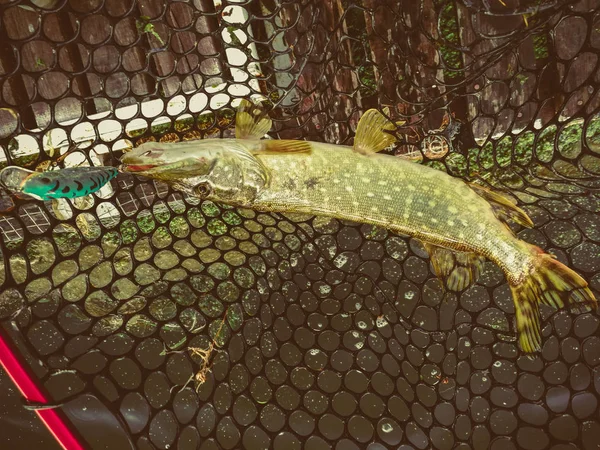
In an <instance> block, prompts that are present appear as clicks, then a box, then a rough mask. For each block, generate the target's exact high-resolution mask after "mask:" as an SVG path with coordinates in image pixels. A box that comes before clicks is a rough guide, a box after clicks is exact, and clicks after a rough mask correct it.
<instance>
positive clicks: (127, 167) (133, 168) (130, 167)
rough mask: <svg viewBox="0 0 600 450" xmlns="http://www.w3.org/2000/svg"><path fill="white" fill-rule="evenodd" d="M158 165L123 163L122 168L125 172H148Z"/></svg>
mask: <svg viewBox="0 0 600 450" xmlns="http://www.w3.org/2000/svg"><path fill="white" fill-rule="evenodd" d="M156 166H157V165H156V164H121V170H124V171H125V172H146V171H148V170H150V169H154V168H155V167H156Z"/></svg>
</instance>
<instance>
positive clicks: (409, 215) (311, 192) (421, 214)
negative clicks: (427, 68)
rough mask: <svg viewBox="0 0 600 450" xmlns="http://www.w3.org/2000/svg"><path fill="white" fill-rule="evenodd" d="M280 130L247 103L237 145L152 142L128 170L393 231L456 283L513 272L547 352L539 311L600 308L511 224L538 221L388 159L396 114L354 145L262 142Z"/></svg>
mask: <svg viewBox="0 0 600 450" xmlns="http://www.w3.org/2000/svg"><path fill="white" fill-rule="evenodd" d="M269 126H270V121H268V120H266V119H265V116H264V114H263V112H262V111H261V108H260V107H258V106H256V105H252V104H251V103H250V102H247V101H242V102H241V103H240V106H239V109H238V113H237V119H236V138H237V139H206V140H200V141H189V142H185V143H181V144H178V143H173V144H167V143H145V144H142V145H141V146H140V147H139V148H137V149H134V150H132V151H131V152H128V153H127V154H126V155H125V156H124V157H123V158H122V159H121V161H122V162H123V169H124V170H126V171H129V172H134V173H138V174H140V175H145V176H148V177H150V178H154V179H159V180H162V181H165V182H166V183H168V184H171V186H173V187H175V188H176V189H179V190H181V191H183V192H187V193H188V194H190V195H195V196H198V197H200V198H204V199H209V200H212V201H216V202H223V203H227V204H229V205H233V206H242V207H245V208H252V209H256V210H259V211H268V212H296V213H307V214H316V215H324V216H329V217H335V218H338V219H345V220H351V221H355V222H360V223H369V224H373V225H379V226H383V227H385V228H387V229H390V230H392V231H396V232H398V233H402V234H406V235H409V236H413V237H415V238H417V239H419V240H421V241H422V242H423V244H424V247H425V249H426V250H427V251H428V253H429V254H430V256H431V262H432V266H433V268H434V271H435V273H436V274H437V275H438V276H439V277H440V278H441V279H442V282H443V283H444V286H445V287H446V288H448V289H449V290H451V291H460V290H464V289H466V288H467V287H468V286H470V285H472V284H473V283H474V282H475V281H476V280H477V277H478V275H479V273H480V272H481V264H482V263H483V259H484V258H489V259H490V260H492V261H493V262H495V263H496V264H498V265H499V266H500V268H502V270H503V272H504V274H505V276H506V278H507V280H508V282H509V285H510V289H511V292H512V295H513V301H514V304H515V315H516V324H517V331H518V334H519V344H520V346H521V349H522V350H523V351H525V352H526V353H530V352H534V351H538V350H539V349H540V346H541V340H542V338H541V326H540V316H539V304H540V303H543V304H546V305H549V306H552V307H554V308H562V307H564V306H565V305H569V306H571V307H573V308H575V309H578V310H579V311H587V310H590V309H594V308H596V307H597V302H596V299H595V298H594V295H593V293H592V292H591V290H590V289H589V287H588V284H587V282H586V281H585V280H584V279H583V278H581V277H580V276H579V275H578V274H577V273H575V272H574V271H572V270H571V269H569V268H568V267H567V266H565V265H564V264H562V263H560V262H559V261H557V260H556V259H555V258H554V257H553V256H552V255H550V254H548V253H545V252H544V251H543V250H542V249H540V248H538V247H536V246H534V245H532V244H529V243H527V242H525V241H523V240H521V239H519V238H518V237H517V236H515V235H514V233H513V232H512V231H511V230H510V228H509V227H508V224H507V222H508V220H511V221H514V222H516V223H519V224H521V225H524V226H528V227H531V226H533V223H532V222H531V219H530V218H529V217H528V216H527V214H525V212H524V211H522V210H521V209H520V208H518V207H517V206H515V205H514V204H513V203H512V202H511V201H510V200H508V199H507V198H506V197H504V196H502V195H501V194H498V193H495V192H492V191H489V190H487V189H486V188H484V187H482V186H477V185H469V184H467V183H466V182H464V181H463V180H461V179H458V178H454V177H451V176H449V175H448V174H446V173H444V172H441V171H438V170H435V169H432V168H430V167H427V166H424V165H421V164H415V163H413V162H411V161H409V160H407V159H403V158H401V157H393V156H389V155H380V154H377V152H379V151H380V150H382V149H384V148H386V147H387V146H389V145H390V144H391V143H393V141H394V138H393V137H392V136H391V135H390V133H388V131H391V130H393V125H391V124H390V123H389V122H388V121H387V119H386V118H385V116H384V115H383V114H381V113H380V112H378V111H376V110H374V109H371V110H368V111H367V112H365V114H364V115H363V116H362V117H361V119H360V121H359V123H358V126H357V129H356V137H355V139H354V146H353V147H347V146H339V145H331V144H324V143H318V142H308V141H294V140H260V139H259V138H260V137H262V135H263V134H264V133H266V132H267V131H268V127H269Z"/></svg>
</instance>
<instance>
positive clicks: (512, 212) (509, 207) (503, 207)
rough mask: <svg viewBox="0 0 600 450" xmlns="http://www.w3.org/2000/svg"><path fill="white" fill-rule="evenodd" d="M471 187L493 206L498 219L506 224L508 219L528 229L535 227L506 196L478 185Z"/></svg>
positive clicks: (525, 214) (471, 184)
mask: <svg viewBox="0 0 600 450" xmlns="http://www.w3.org/2000/svg"><path fill="white" fill-rule="evenodd" d="M469 187H470V188H471V189H473V190H474V191H475V192H477V194H479V195H480V196H481V197H483V198H484V199H486V200H487V201H488V202H489V203H490V205H492V209H493V210H494V214H495V215H496V217H497V218H498V219H500V220H502V221H504V222H506V221H507V220H508V219H511V220H513V221H515V222H516V223H518V224H520V225H523V226H525V227H527V228H531V227H533V222H532V221H531V219H530V218H529V216H528V215H527V213H526V212H525V211H523V210H522V209H521V208H519V207H518V206H517V205H515V204H514V203H512V202H511V201H510V199H508V198H507V197H505V196H504V195H502V194H499V193H497V192H493V191H491V190H489V189H487V188H485V187H483V186H480V185H478V184H473V183H469Z"/></svg>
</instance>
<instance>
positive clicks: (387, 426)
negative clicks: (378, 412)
mask: <svg viewBox="0 0 600 450" xmlns="http://www.w3.org/2000/svg"><path fill="white" fill-rule="evenodd" d="M393 430H394V427H393V426H392V424H390V423H384V424H382V425H381V431H383V432H384V433H391V432H392V431H393Z"/></svg>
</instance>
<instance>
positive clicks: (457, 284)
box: [423, 243, 485, 292]
mask: <svg viewBox="0 0 600 450" xmlns="http://www.w3.org/2000/svg"><path fill="white" fill-rule="evenodd" d="M423 246H424V247H425V250H427V253H429V256H430V258H431V264H432V265H433V270H434V271H435V274H436V275H437V276H438V277H439V278H440V279H441V280H442V282H443V284H444V287H445V288H446V289H448V290H449V291H452V292H460V291H464V290H465V289H467V288H468V287H469V286H471V285H472V284H473V283H475V282H476V281H477V279H478V278H479V274H480V273H481V269H482V265H483V262H484V261H485V258H483V257H482V256H480V255H477V254H475V253H465V252H455V251H453V250H450V249H447V248H444V247H438V246H437V245H432V244H428V243H423Z"/></svg>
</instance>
